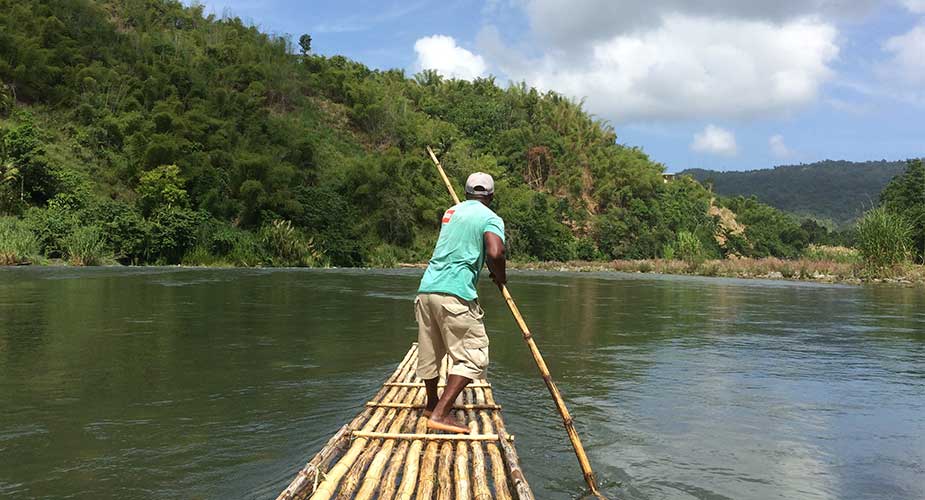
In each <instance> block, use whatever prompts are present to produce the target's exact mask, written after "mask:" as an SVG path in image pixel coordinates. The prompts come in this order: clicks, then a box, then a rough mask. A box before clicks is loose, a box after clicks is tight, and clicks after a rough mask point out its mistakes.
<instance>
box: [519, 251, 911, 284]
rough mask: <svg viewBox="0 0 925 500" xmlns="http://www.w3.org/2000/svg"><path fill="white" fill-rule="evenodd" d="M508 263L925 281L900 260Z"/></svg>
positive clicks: (825, 280)
mask: <svg viewBox="0 0 925 500" xmlns="http://www.w3.org/2000/svg"><path fill="white" fill-rule="evenodd" d="M511 267H512V268H513V269H529V270H555V271H573V272H601V271H617V272H627V273H656V274H678V275H695V276H715V277H725V278H743V279H772V280H773V279H776V280H799V281H815V282H820V283H845V284H856V285H858V284H861V283H896V284H903V285H925V266H922V265H916V264H903V265H898V266H895V267H894V268H892V269H887V270H883V271H881V272H877V273H872V272H871V271H869V270H867V269H866V268H865V267H864V266H862V265H860V264H854V263H844V262H834V261H819V260H811V259H794V260H785V259H777V258H774V257H768V258H762V259H752V258H739V259H723V260H704V261H702V262H686V261H682V260H665V259H645V260H615V261H609V262H583V261H578V262H535V263H534V262H531V263H513V265H512V266H511Z"/></svg>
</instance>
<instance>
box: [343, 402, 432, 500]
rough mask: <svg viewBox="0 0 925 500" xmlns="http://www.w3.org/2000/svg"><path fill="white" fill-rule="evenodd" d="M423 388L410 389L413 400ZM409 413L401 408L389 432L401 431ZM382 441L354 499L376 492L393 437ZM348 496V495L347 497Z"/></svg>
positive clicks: (390, 454)
mask: <svg viewBox="0 0 925 500" xmlns="http://www.w3.org/2000/svg"><path fill="white" fill-rule="evenodd" d="M423 392H424V391H423V390H421V389H418V390H416V391H412V397H413V398H414V400H415V401H419V400H421V399H422V396H424V394H423ZM410 415H411V410H402V411H401V413H400V414H399V418H397V419H396V421H395V423H393V424H392V426H391V427H390V428H389V432H401V431H402V429H403V428H404V427H405V425H406V422H407V420H408V417H409V416H410ZM379 442H380V443H382V445H381V447H380V449H379V451H378V452H377V453H376V456H375V457H374V458H373V460H372V462H371V463H370V464H369V470H367V471H366V477H365V478H364V479H363V484H362V485H360V489H359V491H357V494H356V497H355V498H356V500H370V499H371V498H372V497H373V495H374V494H375V493H376V489H377V488H378V487H379V483H380V482H381V481H382V472H383V470H384V469H385V466H386V464H387V463H388V460H389V458H390V457H391V456H392V450H393V448H394V447H395V440H394V439H387V440H385V442H384V443H383V442H382V441H379ZM348 498H349V497H348Z"/></svg>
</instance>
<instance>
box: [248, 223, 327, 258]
mask: <svg viewBox="0 0 925 500" xmlns="http://www.w3.org/2000/svg"><path fill="white" fill-rule="evenodd" d="M260 239H261V242H262V243H263V245H264V248H265V249H266V251H267V254H268V255H269V258H270V263H271V264H272V265H274V266H319V265H321V264H322V263H323V261H324V257H323V255H322V254H321V253H320V252H318V251H317V250H316V249H315V246H314V242H313V241H312V240H311V239H307V240H306V239H305V237H304V236H303V235H302V234H301V232H300V231H298V230H296V229H295V228H293V227H292V223H291V222H290V221H287V220H280V219H277V220H275V221H273V222H271V223H270V224H267V225H265V226H263V227H262V228H260Z"/></svg>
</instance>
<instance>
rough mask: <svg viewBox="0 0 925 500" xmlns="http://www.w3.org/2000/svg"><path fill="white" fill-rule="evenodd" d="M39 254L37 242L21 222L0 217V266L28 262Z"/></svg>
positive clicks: (13, 218) (11, 218)
mask: <svg viewBox="0 0 925 500" xmlns="http://www.w3.org/2000/svg"><path fill="white" fill-rule="evenodd" d="M39 254H40V252H39V242H38V240H37V239H36V238H35V235H34V234H32V231H31V230H29V227H28V226H27V225H26V224H25V223H24V222H23V221H22V220H20V219H18V218H16V217H0V266H14V265H17V264H23V263H26V262H30V261H31V260H32V259H35V258H36V257H38V256H39Z"/></svg>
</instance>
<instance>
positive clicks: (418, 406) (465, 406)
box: [366, 401, 501, 410]
mask: <svg viewBox="0 0 925 500" xmlns="http://www.w3.org/2000/svg"><path fill="white" fill-rule="evenodd" d="M366 406H368V407H371V408H406V409H416V410H420V409H422V408H424V403H423V402H422V403H377V402H374V401H370V402H369V403H366ZM453 409H454V410H500V409H501V406H499V405H489V404H483V405H480V404H468V403H466V404H457V405H454V406H453Z"/></svg>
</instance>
